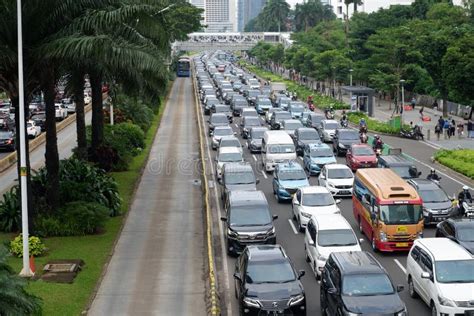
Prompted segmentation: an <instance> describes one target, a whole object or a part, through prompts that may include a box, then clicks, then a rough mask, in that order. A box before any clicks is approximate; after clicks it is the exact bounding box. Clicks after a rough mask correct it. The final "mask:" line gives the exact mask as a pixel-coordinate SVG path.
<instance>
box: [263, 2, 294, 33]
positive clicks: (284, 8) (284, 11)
mask: <svg viewBox="0 0 474 316" xmlns="http://www.w3.org/2000/svg"><path fill="white" fill-rule="evenodd" d="M263 13H264V14H263V17H264V19H265V22H264V23H265V24H264V25H272V24H273V23H274V22H275V20H276V22H277V24H278V32H281V29H282V24H283V25H284V24H285V23H286V20H287V19H288V14H289V13H290V5H289V4H288V3H287V2H286V1H285V0H270V1H269V2H268V3H267V5H266V6H265V7H264V8H263ZM284 29H286V27H285V28H284Z"/></svg>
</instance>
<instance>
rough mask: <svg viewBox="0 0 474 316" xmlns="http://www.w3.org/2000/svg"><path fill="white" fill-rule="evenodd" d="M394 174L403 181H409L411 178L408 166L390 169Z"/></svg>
mask: <svg viewBox="0 0 474 316" xmlns="http://www.w3.org/2000/svg"><path fill="white" fill-rule="evenodd" d="M390 169H392V170H393V171H394V172H395V173H396V174H398V175H399V176H400V177H401V178H403V179H410V178H412V176H411V174H410V167H409V166H398V167H390Z"/></svg>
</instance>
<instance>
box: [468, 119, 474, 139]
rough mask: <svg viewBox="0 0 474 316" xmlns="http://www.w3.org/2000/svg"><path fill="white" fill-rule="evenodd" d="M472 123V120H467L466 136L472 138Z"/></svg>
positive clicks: (473, 131)
mask: <svg viewBox="0 0 474 316" xmlns="http://www.w3.org/2000/svg"><path fill="white" fill-rule="evenodd" d="M473 127H474V126H473V124H472V121H471V120H469V121H467V137H469V138H474V130H473Z"/></svg>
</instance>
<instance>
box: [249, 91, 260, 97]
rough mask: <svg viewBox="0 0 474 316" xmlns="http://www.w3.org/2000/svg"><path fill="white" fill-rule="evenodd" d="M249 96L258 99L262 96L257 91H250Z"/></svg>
mask: <svg viewBox="0 0 474 316" xmlns="http://www.w3.org/2000/svg"><path fill="white" fill-rule="evenodd" d="M248 94H249V97H256V96H258V95H259V94H260V91H257V90H249V92H248Z"/></svg>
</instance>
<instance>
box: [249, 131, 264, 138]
mask: <svg viewBox="0 0 474 316" xmlns="http://www.w3.org/2000/svg"><path fill="white" fill-rule="evenodd" d="M263 134H265V130H261V131H259V130H257V131H256V130H253V131H252V134H251V138H252V139H262V138H263Z"/></svg>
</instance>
